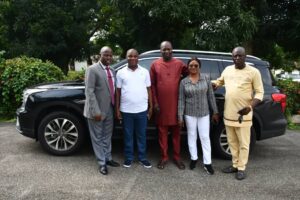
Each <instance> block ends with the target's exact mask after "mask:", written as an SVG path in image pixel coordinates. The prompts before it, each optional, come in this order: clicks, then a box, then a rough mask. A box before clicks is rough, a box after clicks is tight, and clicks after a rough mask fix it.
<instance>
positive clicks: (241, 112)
mask: <svg viewBox="0 0 300 200" xmlns="http://www.w3.org/2000/svg"><path fill="white" fill-rule="evenodd" d="M250 111H251V108H250V107H249V106H246V107H244V108H243V109H241V110H239V111H238V112H237V113H238V114H240V115H247V114H248V113H249V112H250Z"/></svg>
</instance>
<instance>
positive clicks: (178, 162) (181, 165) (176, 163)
mask: <svg viewBox="0 0 300 200" xmlns="http://www.w3.org/2000/svg"><path fill="white" fill-rule="evenodd" d="M174 163H175V165H176V166H177V167H178V168H179V169H181V170H183V169H185V166H184V164H183V162H182V161H181V160H174Z"/></svg>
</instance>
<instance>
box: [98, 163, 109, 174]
mask: <svg viewBox="0 0 300 200" xmlns="http://www.w3.org/2000/svg"><path fill="white" fill-rule="evenodd" d="M99 172H100V173H101V174H103V175H107V174H108V171H107V167H106V165H101V166H100V167H99Z"/></svg>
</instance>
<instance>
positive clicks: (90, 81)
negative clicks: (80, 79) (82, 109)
mask: <svg viewBox="0 0 300 200" xmlns="http://www.w3.org/2000/svg"><path fill="white" fill-rule="evenodd" d="M92 70H93V68H88V69H87V70H86V74H85V95H86V101H88V105H89V110H90V112H91V115H92V116H93V118H94V119H95V120H96V121H100V120H101V119H102V117H101V110H100V108H99V105H98V101H97V98H96V95H95V86H96V81H97V77H96V74H95V73H94V72H93V71H92Z"/></svg>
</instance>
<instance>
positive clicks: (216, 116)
mask: <svg viewBox="0 0 300 200" xmlns="http://www.w3.org/2000/svg"><path fill="white" fill-rule="evenodd" d="M219 119H220V116H219V114H218V113H216V114H213V116H212V121H213V123H214V124H219Z"/></svg>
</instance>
